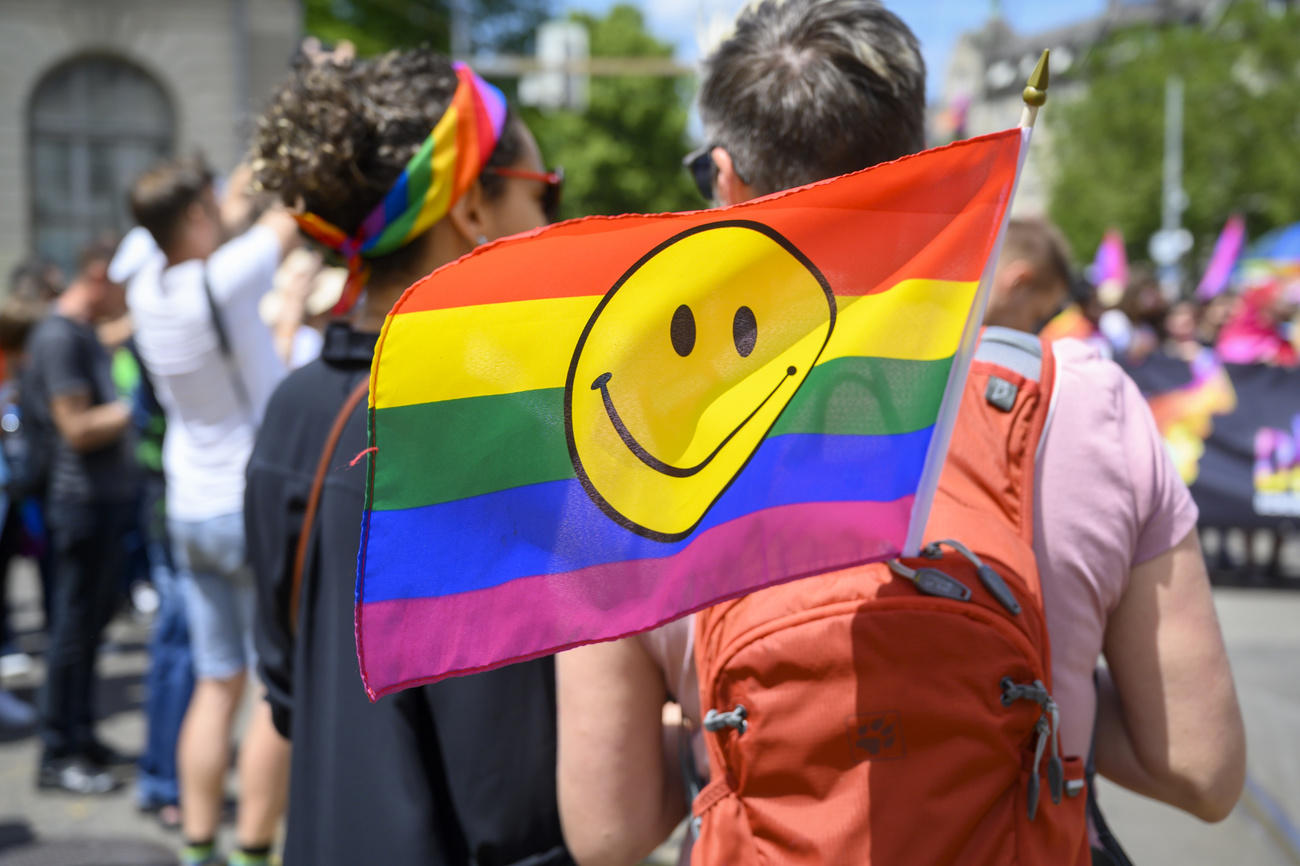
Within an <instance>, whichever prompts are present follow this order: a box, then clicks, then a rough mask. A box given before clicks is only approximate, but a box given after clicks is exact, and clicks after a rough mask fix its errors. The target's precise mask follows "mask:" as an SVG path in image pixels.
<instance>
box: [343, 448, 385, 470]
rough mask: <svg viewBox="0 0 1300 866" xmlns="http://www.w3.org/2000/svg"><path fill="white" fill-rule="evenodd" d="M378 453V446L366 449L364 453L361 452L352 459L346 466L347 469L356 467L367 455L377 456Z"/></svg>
mask: <svg viewBox="0 0 1300 866" xmlns="http://www.w3.org/2000/svg"><path fill="white" fill-rule="evenodd" d="M378 452H379V446H378V445H376V446H374V447H373V448H367V449H366V450H365V451H362V452H361V453H360V454H358V455H357V456H356V457H353V458H352V462H351V463H349V464H348V468H349V469H351V468H352V467H353V466H356V465H357V464H358V463H360V462H361V458H362V457H365V456H366V455H367V454H377V453H378Z"/></svg>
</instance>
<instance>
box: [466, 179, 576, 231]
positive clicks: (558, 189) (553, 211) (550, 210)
mask: <svg viewBox="0 0 1300 866" xmlns="http://www.w3.org/2000/svg"><path fill="white" fill-rule="evenodd" d="M483 172H484V173H485V174H495V175H496V176H497V177H516V178H520V179H522V180H538V181H541V182H542V183H544V184H546V189H545V191H543V193H542V213H544V214H545V215H546V219H547V221H548V222H558V221H559V218H560V195H561V193H563V192H564V169H562V168H557V169H555V171H526V170H525V169H522V168H497V167H496V166H488V167H487V168H485V169H483Z"/></svg>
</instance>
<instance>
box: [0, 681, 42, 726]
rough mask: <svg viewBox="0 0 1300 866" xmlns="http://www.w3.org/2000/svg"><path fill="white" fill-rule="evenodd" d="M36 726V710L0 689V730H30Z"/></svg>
mask: <svg viewBox="0 0 1300 866" xmlns="http://www.w3.org/2000/svg"><path fill="white" fill-rule="evenodd" d="M34 724H36V709H35V708H34V707H33V706H32V705H31V704H29V703H27V702H26V701H24V700H21V699H19V698H16V697H14V696H13V695H11V694H9V692H6V691H5V690H4V689H0V728H15V729H17V728H30V727H31V726H32V725H34Z"/></svg>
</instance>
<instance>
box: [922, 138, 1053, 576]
mask: <svg viewBox="0 0 1300 866" xmlns="http://www.w3.org/2000/svg"><path fill="white" fill-rule="evenodd" d="M1005 131H1006V130H1004V132H1005ZM1033 132H1034V128H1033V127H1032V126H1024V127H1021V128H1020V150H1019V153H1017V154H1016V176H1015V177H1014V178H1013V179H1012V181H1011V187H1010V189H1008V190H1007V191H1006V193H1005V196H1006V197H1005V198H1004V199H1003V201H1002V203H1001V205H1002V215H1001V219H1000V220H999V225H998V231H997V236H996V238H995V239H994V241H993V247H992V249H990V250H989V254H988V258H987V259H986V260H985V262H984V273H983V274H981V275H980V284H979V288H978V289H976V290H975V302H974V304H972V305H971V311H970V316H969V317H968V318H967V320H966V328H965V330H964V331H963V332H962V336H961V342H960V343H959V344H958V346H957V351H956V353H954V355H953V365H952V372H951V373H949V374H948V387H947V389H946V390H945V391H944V395H943V401H942V402H941V403H940V404H939V417H938V418H937V419H936V420H935V424H934V435H933V437H932V438H931V439H930V450H929V452H928V453H927V454H926V457H925V465H924V467H923V468H922V469H921V484H920V486H919V487H918V488H917V491H916V499H914V500H913V501H912V517H911V519H910V521H909V522H908V528H907V539H906V540H905V541H904V542H903V552H902V555H903V556H905V557H908V556H916V555H917V552H918V551H919V550H920V548H921V542H922V540H923V537H924V535H925V526H926V523H927V522H928V521H929V515H930V506H931V505H932V504H933V503H934V495H935V492H936V491H937V490H938V488H939V476H940V475H941V474H942V473H943V464H944V461H945V460H946V459H947V456H948V444H949V442H950V441H951V440H952V432H953V429H954V428H955V427H956V426H957V413H958V412H959V411H960V409H961V398H962V394H963V392H964V391H965V390H966V377H967V376H968V375H969V373H970V362H971V359H972V358H974V357H975V348H976V345H977V344H978V343H979V334H980V330H981V328H983V326H984V313H985V311H986V310H987V308H988V303H989V293H990V290H991V287H992V284H993V275H994V273H995V272H996V271H997V267H998V256H999V255H1001V253H1002V241H1003V240H1004V239H1005V238H1006V233H1007V223H1009V222H1010V221H1011V205H1012V204H1013V203H1014V202H1015V200H1016V190H1017V189H1019V187H1020V176H1021V174H1022V172H1023V171H1024V168H1025V157H1026V156H1027V155H1028V153H1029V141H1030V138H1031V137H1032V136H1033ZM994 134H995V135H997V134H1000V133H994ZM982 137H984V136H982ZM967 140H968V141H976V140H978V139H967Z"/></svg>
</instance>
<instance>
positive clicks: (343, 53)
mask: <svg viewBox="0 0 1300 866" xmlns="http://www.w3.org/2000/svg"><path fill="white" fill-rule="evenodd" d="M298 49H299V51H301V52H302V56H303V57H305V58H306V59H307V62H308V63H310V64H311V65H312V66H321V65H322V64H325V63H333V64H335V65H336V66H346V65H348V64H349V63H351V62H352V61H353V60H355V59H356V57H357V48H356V46H355V45H353V44H352V43H351V42H350V41H349V40H347V39H344V40H343V41H342V42H339V43H338V44H337V45H335V46H334V47H333V48H332V49H329V50H327V49H326V48H325V46H324V45H323V44H321V41H320V40H319V39H317V38H316V37H315V36H308V37H307V38H306V39H304V40H303V41H302V44H301V45H300V46H299V47H298Z"/></svg>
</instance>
